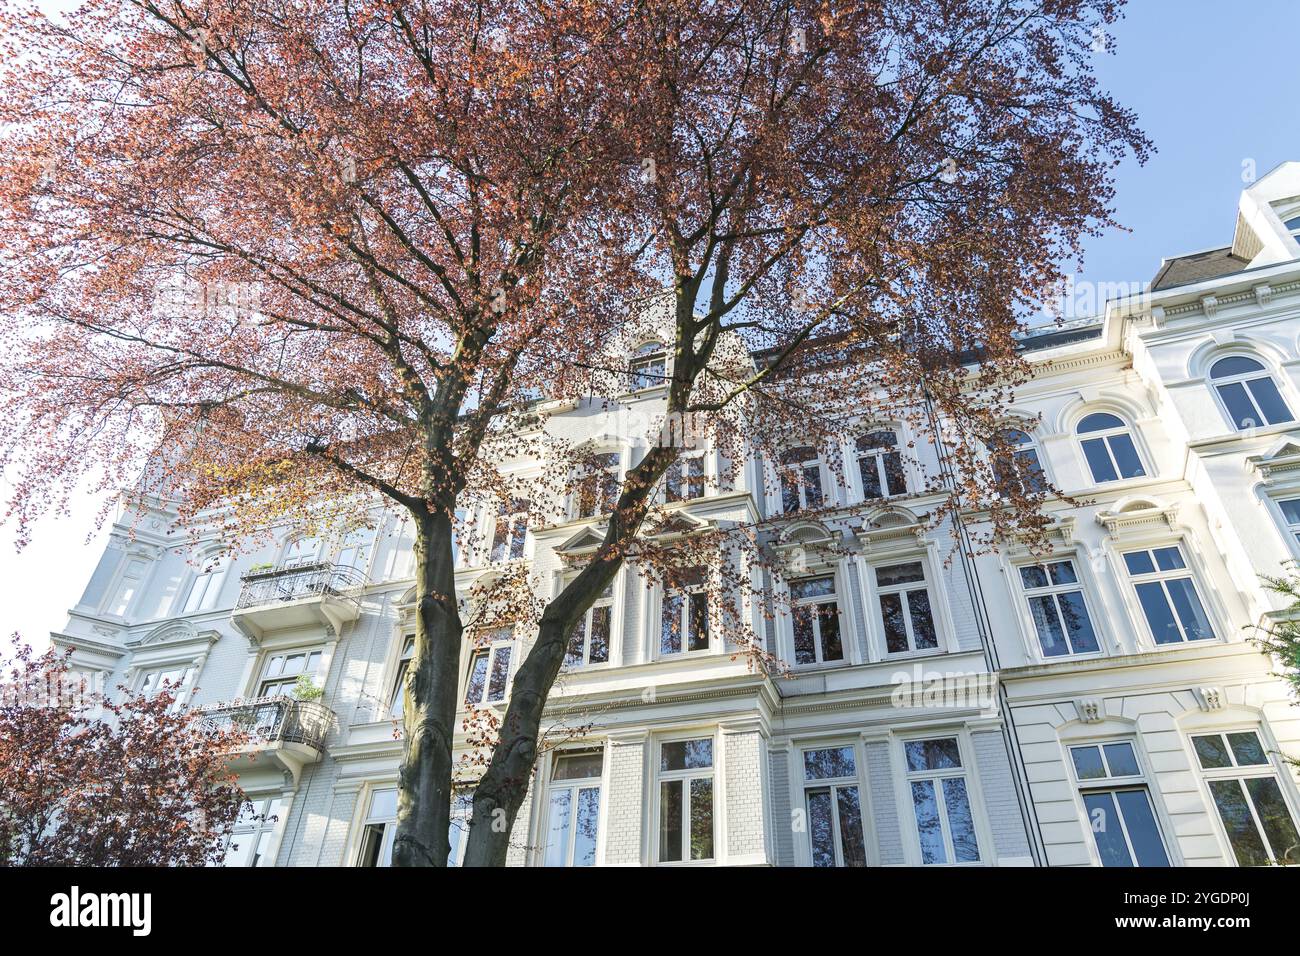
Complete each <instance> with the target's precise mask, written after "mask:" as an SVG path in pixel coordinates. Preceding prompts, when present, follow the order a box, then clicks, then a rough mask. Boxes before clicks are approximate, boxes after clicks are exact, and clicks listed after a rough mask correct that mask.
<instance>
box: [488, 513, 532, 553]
mask: <svg viewBox="0 0 1300 956" xmlns="http://www.w3.org/2000/svg"><path fill="white" fill-rule="evenodd" d="M528 509H529V503H528V501H527V500H526V499H523V498H516V499H514V500H512V501H503V502H501V503H500V505H499V507H498V511H497V524H496V530H495V531H494V532H493V533H492V557H491V560H492V561H493V562H498V561H507V560H509V561H513V560H516V559H518V558H522V557H523V556H524V542H525V541H526V540H527V538H528Z"/></svg>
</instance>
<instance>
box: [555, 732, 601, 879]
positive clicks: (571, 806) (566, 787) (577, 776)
mask: <svg viewBox="0 0 1300 956" xmlns="http://www.w3.org/2000/svg"><path fill="white" fill-rule="evenodd" d="M604 759H605V755H604V752H603V751H600V750H580V751H572V752H564V751H561V752H558V753H556V754H555V757H554V763H553V764H552V770H551V785H550V788H549V789H548V792H547V821H546V854H545V857H544V858H543V862H544V863H545V865H546V866H595V865H596V844H597V838H598V836H599V832H598V831H599V827H600V777H601V773H602V771H603V769H604Z"/></svg>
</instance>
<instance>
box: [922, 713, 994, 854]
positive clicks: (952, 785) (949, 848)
mask: <svg viewBox="0 0 1300 956" xmlns="http://www.w3.org/2000/svg"><path fill="white" fill-rule="evenodd" d="M903 752H904V754H905V755H906V757H907V783H908V787H909V788H910V789H911V793H912V811H913V813H914V814H915V816H916V832H917V836H918V838H919V839H920V843H921V862H922V863H925V864H938V863H978V862H979V858H980V851H979V842H978V840H977V839H976V836H975V818H974V815H973V814H972V812H971V802H970V794H969V793H968V792H967V789H966V773H965V771H964V770H963V769H962V765H961V749H960V747H959V746H958V744H957V738H956V737H940V738H937V739H934V740H909V741H907V742H906V743H904V744H903Z"/></svg>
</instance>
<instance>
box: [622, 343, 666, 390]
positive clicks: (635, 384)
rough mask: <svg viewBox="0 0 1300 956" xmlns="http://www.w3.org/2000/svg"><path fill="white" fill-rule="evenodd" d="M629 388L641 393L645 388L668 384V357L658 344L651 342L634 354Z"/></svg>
mask: <svg viewBox="0 0 1300 956" xmlns="http://www.w3.org/2000/svg"><path fill="white" fill-rule="evenodd" d="M628 379H629V382H628V388H629V389H630V390H631V391H633V392H639V391H640V390H641V389H643V388H655V387H657V386H659V385H664V384H666V383H667V380H668V376H667V355H666V353H665V352H664V347H663V345H661V344H660V343H658V342H650V343H647V344H646V345H643V346H641V347H640V348H639V349H637V350H636V351H635V352H634V353H632V361H631V362H630V363H629V371H628Z"/></svg>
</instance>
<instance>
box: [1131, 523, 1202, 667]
mask: <svg viewBox="0 0 1300 956" xmlns="http://www.w3.org/2000/svg"><path fill="white" fill-rule="evenodd" d="M1124 565H1125V567H1127V568H1128V576H1129V580H1131V581H1132V582H1133V589H1134V590H1135V591H1136V592H1137V596H1138V602H1139V603H1140V604H1141V605H1142V613H1143V614H1144V615H1145V616H1146V619H1147V624H1148V625H1149V626H1150V628H1151V636H1152V637H1153V638H1155V642H1156V643H1157V644H1179V643H1182V642H1183V641H1205V640H1209V639H1211V638H1213V637H1214V629H1213V628H1211V627H1210V619H1209V617H1208V616H1207V615H1206V613H1205V608H1204V607H1203V606H1202V605H1201V598H1200V596H1199V595H1198V594H1197V593H1196V584H1195V583H1194V582H1193V581H1192V573H1191V571H1190V570H1189V569H1188V567H1187V562H1186V561H1184V560H1183V551H1182V548H1181V547H1180V546H1179V545H1171V546H1169V547H1165V548H1144V549H1142V550H1141V551H1127V552H1125V554H1124Z"/></svg>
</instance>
